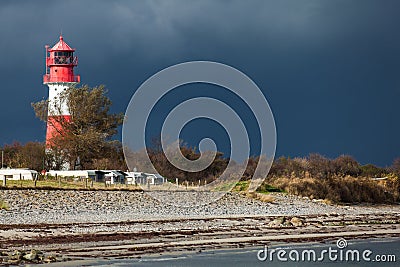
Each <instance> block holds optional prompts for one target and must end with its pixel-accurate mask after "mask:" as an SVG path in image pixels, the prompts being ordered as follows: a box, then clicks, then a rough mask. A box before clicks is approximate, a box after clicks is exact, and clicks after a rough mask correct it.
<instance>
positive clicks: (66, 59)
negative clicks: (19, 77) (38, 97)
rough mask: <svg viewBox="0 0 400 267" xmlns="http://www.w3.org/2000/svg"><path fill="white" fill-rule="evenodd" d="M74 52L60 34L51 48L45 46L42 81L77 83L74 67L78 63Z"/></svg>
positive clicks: (78, 80) (77, 77)
mask: <svg viewBox="0 0 400 267" xmlns="http://www.w3.org/2000/svg"><path fill="white" fill-rule="evenodd" d="M74 52H75V49H73V48H71V47H70V46H69V45H68V44H67V43H66V42H65V41H64V39H63V37H62V36H60V40H59V41H58V43H57V44H55V45H54V46H53V47H52V48H49V46H46V74H45V75H44V76H43V83H45V84H46V83H58V82H61V83H79V82H80V76H79V75H74V67H76V66H77V65H78V58H77V57H76V56H74Z"/></svg>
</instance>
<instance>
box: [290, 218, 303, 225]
mask: <svg viewBox="0 0 400 267" xmlns="http://www.w3.org/2000/svg"><path fill="white" fill-rule="evenodd" d="M290 223H291V224H292V225H293V226H296V227H299V226H303V225H304V221H303V220H302V219H300V218H298V217H293V218H292V219H291V220H290Z"/></svg>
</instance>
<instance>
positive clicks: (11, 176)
mask: <svg viewBox="0 0 400 267" xmlns="http://www.w3.org/2000/svg"><path fill="white" fill-rule="evenodd" d="M37 175H38V172H37V171H34V170H29V169H0V180H3V179H4V178H6V179H7V180H20V179H21V180H34V179H35V178H36V177H37Z"/></svg>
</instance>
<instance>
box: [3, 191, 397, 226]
mask: <svg viewBox="0 0 400 267" xmlns="http://www.w3.org/2000/svg"><path fill="white" fill-rule="evenodd" d="M151 195H152V196H153V197H152V196H150V195H149V194H148V193H145V192H130V191H67V190H65V191H64V190H0V199H3V200H4V201H5V202H7V203H8V205H9V207H10V209H9V210H0V224H38V223H48V224H53V223H101V222H123V221H140V220H152V219H175V218H182V219H184V218H193V217H205V218H206V217H218V216H219V217H224V216H226V217H229V216H239V215H241V216H243V215H248V216H253V215H254V216H255V215H261V216H265V215H285V216H296V215H309V214H332V213H333V214H368V213H391V212H399V207H398V205H397V206H338V205H327V204H325V203H323V202H321V201H312V200H309V199H307V198H301V197H296V196H290V195H286V194H280V193H279V194H278V193H276V194H272V195H273V196H274V198H275V201H274V202H272V203H266V202H261V201H258V200H254V199H251V198H248V197H245V196H243V195H241V194H238V193H228V194H226V195H224V196H222V197H221V198H219V199H218V200H216V201H213V200H215V199H216V198H218V196H217V195H216V193H212V192H152V193H151ZM193 201H194V202H193ZM195 201H198V203H205V202H209V201H211V202H210V203H208V204H204V205H195ZM172 203H174V205H171V204H172ZM193 203H194V204H193Z"/></svg>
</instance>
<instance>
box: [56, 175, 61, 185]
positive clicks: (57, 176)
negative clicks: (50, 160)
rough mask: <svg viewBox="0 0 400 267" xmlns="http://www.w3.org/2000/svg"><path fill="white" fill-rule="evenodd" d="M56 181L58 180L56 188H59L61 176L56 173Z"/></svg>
mask: <svg viewBox="0 0 400 267" xmlns="http://www.w3.org/2000/svg"><path fill="white" fill-rule="evenodd" d="M56 179H57V180H58V187H61V176H59V175H58V174H57V173H56Z"/></svg>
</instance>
